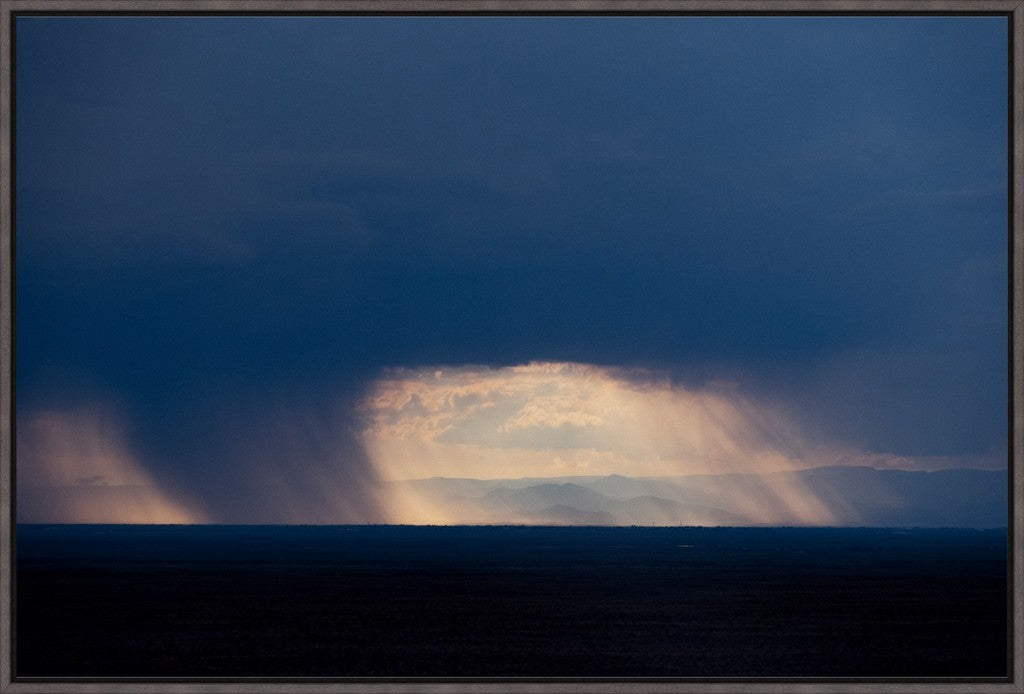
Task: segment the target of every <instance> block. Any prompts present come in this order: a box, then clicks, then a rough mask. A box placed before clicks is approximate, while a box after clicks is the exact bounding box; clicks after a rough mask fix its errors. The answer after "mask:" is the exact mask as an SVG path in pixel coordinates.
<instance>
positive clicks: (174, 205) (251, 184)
mask: <svg viewBox="0 0 1024 694" xmlns="http://www.w3.org/2000/svg"><path fill="white" fill-rule="evenodd" d="M1004 21H1005V20H1003V19H1000V18H940V17H933V18H922V17H907V18H886V19H883V18H849V17H847V18H833V19H825V18H796V17H786V18H783V17H776V18H557V19H556V18H492V19H483V18H390V19H382V18H206V19H194V18H148V19H139V18H132V19H125V18H56V17H38V18H35V17H23V18H19V19H18V24H17V31H18V34H17V48H18V56H17V57H18V60H17V66H18V73H17V147H18V171H17V176H18V179H17V203H18V208H17V210H18V218H17V242H18V258H17V263H18V265H17V273H18V274H17V278H18V279H17V281H18V296H17V301H18V304H17V341H18V342H17V350H18V399H19V402H18V405H19V410H20V411H21V410H25V411H28V410H31V409H32V408H39V407H55V406H59V405H61V404H68V403H71V404H74V403H75V402H79V401H89V400H90V399H95V398H97V397H100V396H102V398H103V399H110V400H114V401H116V402H118V403H120V404H121V405H122V406H123V407H125V408H127V409H129V410H131V411H132V412H134V413H135V421H136V425H135V426H136V436H137V438H138V439H139V446H140V447H141V448H143V449H145V451H146V454H147V458H152V459H153V460H155V461H162V462H160V463H159V464H158V465H157V467H158V470H159V471H161V472H158V474H162V475H163V476H165V477H168V478H174V477H175V475H176V474H177V473H175V472H174V470H175V469H176V466H182V467H184V468H186V469H189V470H192V473H189V474H190V475H191V474H194V475H197V476H196V477H194V478H193V477H190V476H188V475H186V477H188V485H190V486H191V485H199V484H200V483H201V478H202V475H201V474H200V473H199V472H196V470H198V469H199V468H200V467H205V463H204V464H203V465H200V464H199V463H198V462H196V461H197V460H198V458H199V457H202V458H204V459H205V458H206V457H208V455H209V454H204V455H203V456H198V453H197V451H212V450H219V451H220V452H219V453H218V454H217V455H218V456H220V457H221V458H222V459H223V460H227V461H237V464H238V465H239V466H241V467H244V463H243V462H242V461H243V460H244V459H245V458H246V457H247V456H248V455H249V454H248V453H244V452H243V449H244V448H245V446H242V445H241V444H240V443H239V444H238V445H237V446H236V445H234V444H231V445H228V443H225V442H230V441H232V440H234V439H232V437H231V436H228V435H227V434H225V431H228V430H230V431H242V430H244V429H245V426H242V425H241V424H237V423H236V424H232V425H230V426H228V425H223V426H222V427H220V428H218V427H217V426H213V425H208V426H205V427H204V426H200V425H199V424H198V423H200V422H203V421H205V420H206V419H207V418H213V419H216V417H219V416H220V413H223V412H224V411H227V410H230V409H231V408H232V406H233V404H234V403H237V402H239V401H245V402H247V403H250V404H251V403H256V404H251V407H253V408H255V409H256V410H260V412H261V413H260V414H255V413H254V414H253V415H252V416H249V417H242V418H240V420H244V422H247V423H248V425H249V426H251V427H252V428H254V429H257V430H260V429H261V425H258V424H256V423H257V422H261V421H264V420H271V419H272V420H275V421H277V419H278V418H279V414H280V407H281V405H280V404H279V403H280V402H288V403H293V404H294V403H299V402H301V403H304V404H303V405H301V406H300V405H298V404H295V407H297V408H299V409H301V407H311V408H313V409H314V410H317V411H325V410H327V411H334V410H333V409H332V408H341V409H342V410H344V409H345V408H344V405H339V404H338V403H339V402H341V403H344V402H349V401H351V399H352V398H354V397H358V393H359V392H360V389H361V384H362V383H363V382H364V381H365V379H368V378H372V377H373V376H374V375H375V374H376V373H377V371H378V369H380V368H381V367H388V366H394V365H410V366H415V365H417V364H455V365H458V364H495V365H502V364H514V363H524V362H526V361H529V360H545V359H547V360H571V361H577V362H592V363H598V364H607V365H611V366H626V367H629V366H633V365H638V366H654V367H658V368H660V369H669V370H673V371H675V372H676V374H677V375H678V377H679V378H680V379H682V380H690V381H692V380H698V381H699V380H702V379H710V378H716V377H719V376H720V375H721V374H722V373H731V374H738V375H739V376H741V377H742V379H743V381H744V383H746V384H747V386H746V387H749V388H752V389H756V390H758V391H762V392H764V393H768V394H769V395H770V396H771V397H776V398H778V399H780V400H789V401H792V402H793V403H794V406H795V407H797V408H798V409H800V408H802V409H804V410H806V411H807V412H808V413H811V414H813V415H814V417H815V418H816V419H817V420H819V424H820V426H821V427H822V428H823V430H824V433H823V436H838V437H846V438H852V439H856V440H860V441H865V442H870V444H871V445H872V446H874V447H875V448H876V449H877V450H885V451H890V452H893V453H897V454H952V453H976V452H980V451H988V450H990V449H992V448H998V447H999V446H1000V445H1003V446H1005V440H1006V430H1005V416H1004V413H1005V408H1006V395H1005V390H1006V387H1005V386H1006V362H1005V358H1006V355H1005V344H1006V319H1005V313H1004V311H1003V307H1004V306H1005V287H1006V268H1005V264H1006V250H1005V249H1006V243H1005V238H1006V236H1005V235H1006V193H1005V175H1006V147H1005V144H1006V123H1005V116H1006V94H1005V91H1006V75H1005V64H1006V52H1005V51H1006V47H1005V24H1004ZM282 393H287V396H284V395H282ZM275 401H278V404H272V403H274V402H275ZM259 403H264V404H265V406H264V405H261V404H259ZM69 406H70V405H69ZM314 419H315V417H314ZM218 421H219V420H218ZM242 438H244V436H243V437H242ZM257 438H258V437H257ZM236 443H237V442H236ZM296 445H298V444H296ZM303 445H306V444H303ZM223 446H228V447H229V448H231V450H230V451H227V450H223ZM331 446H332V448H331V450H332V453H331V456H333V457H331V460H333V461H334V462H332V463H331V464H332V465H343V464H344V462H343V461H345V460H347V459H349V458H351V459H352V460H353V461H355V462H354V463H353V465H354V469H356V470H357V471H360V472H359V473H358V474H359V475H360V476H361V475H362V474H363V473H362V472H361V471H362V470H363V464H362V463H360V462H359V460H360V457H359V456H360V452H359V451H358V446H357V445H354V444H353V445H352V446H348V447H347V448H346V447H345V446H341V447H340V448H339V447H338V445H335V444H334V443H332V444H331ZM218 447H220V448H218ZM341 449H345V451H346V452H339V451H341ZM186 454H188V455H186ZM307 454H308V455H313V454H311V453H309V451H306V452H305V453H304V454H303V455H307ZM282 455H284V454H282ZM290 455H292V457H295V455H296V454H294V453H293V454H290ZM317 455H319V454H316V455H314V456H313V457H317ZM190 456H191V457H190ZM186 459H188V460H191V461H192V462H184V461H185V460H186ZM318 459H325V458H323V456H321V457H320V458H318ZM215 467H217V469H218V470H220V472H217V473H210V475H211V477H210V479H211V480H214V479H215V483H214V486H216V487H217V488H218V489H219V488H221V487H224V488H226V487H228V486H230V485H231V484H235V483H237V481H238V480H239V479H240V478H241V473H229V472H227V471H226V470H227V469H228V467H226V466H215ZM217 475H222V476H223V478H221V477H217Z"/></svg>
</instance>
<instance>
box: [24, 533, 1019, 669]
mask: <svg viewBox="0 0 1024 694" xmlns="http://www.w3.org/2000/svg"><path fill="white" fill-rule="evenodd" d="M16 549H17V575H16V581H17V582H16V586H15V590H16V598H17V612H16V619H17V626H16V648H17V652H16V661H15V665H16V675H17V676H21V677H25V676H79V677H80V676H118V677H121V676H195V677H210V676H249V675H255V676H264V677H268V676H374V677H377V676H382V677H398V676H442V677H454V676H476V677H509V676H541V677H544V676H570V677H580V676H613V677H636V676H654V677H685V676H691V677H743V676H782V677H793V676H823V677H864V676H881V677H899V676H905V677H950V676H961V677H984V676H994V677H1001V676H1005V674H1006V668H1007V642H1006V632H1007V584H1006V532H1005V531H1002V530H1000V531H984V532H982V531H975V530H911V531H894V530H874V529H793V528H788V529H787V528H781V529H779V528H774V529H768V528H765V529H742V528H733V529H724V528H723V529H714V528H537V527H532V528H522V527H395V526H391V527H388V526H376V527H374V526H332V527H282V526H273V527H224V526H220V527H217V526H201V527H200V526H192V527H168V526H162V527H161V526H24V525H22V526H18V529H17V544H16Z"/></svg>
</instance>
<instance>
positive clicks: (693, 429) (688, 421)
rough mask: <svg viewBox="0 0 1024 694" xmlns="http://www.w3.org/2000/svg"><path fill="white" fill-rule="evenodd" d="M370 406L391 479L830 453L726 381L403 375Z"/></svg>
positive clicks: (755, 466) (467, 372)
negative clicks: (688, 383) (694, 384)
mask: <svg viewBox="0 0 1024 694" xmlns="http://www.w3.org/2000/svg"><path fill="white" fill-rule="evenodd" d="M360 407H361V409H362V411H363V413H364V415H365V417H366V421H367V427H366V430H365V432H364V439H363V440H364V444H365V446H366V448H367V451H368V452H369V454H370V456H371V458H372V459H373V460H374V462H375V463H376V465H377V466H378V469H379V470H380V472H381V474H382V476H383V477H384V478H385V479H409V478H418V477H430V476H434V475H446V476H467V477H476V478H488V477H508V476H516V477H519V476H550V475H552V474H567V473H569V472H575V473H577V474H612V473H620V474H627V473H628V474H631V475H647V476H649V475H681V474H700V473H724V472H741V471H749V472H758V473H763V472H770V471H773V470H785V469H793V468H799V467H809V466H811V465H813V464H815V463H817V462H820V459H821V457H822V452H821V451H817V450H814V449H812V448H810V447H809V446H808V445H807V444H806V443H805V442H804V440H803V437H802V435H801V433H800V430H799V427H797V426H796V425H795V424H794V423H793V422H792V421H791V420H790V419H788V418H787V417H786V416H785V414H784V413H782V412H781V411H780V410H779V408H774V407H772V406H771V405H770V404H766V403H759V402H753V401H751V400H750V399H748V398H746V397H744V396H742V395H740V394H738V393H737V392H736V391H735V389H733V388H730V387H728V386H727V385H722V384H718V385H716V386H713V387H709V388H707V389H704V390H689V389H686V388H683V387H681V386H678V385H673V384H671V383H670V382H669V381H668V380H667V379H665V378H657V377H656V376H655V375H653V374H650V373H647V372H640V371H618V370H614V369H609V368H604V367H598V366H591V365H585V364H573V363H534V364H529V365H525V366H514V367H506V368H497V369H489V368H471V367H464V368H446V369H423V370H394V371H390V372H387V373H386V374H385V375H384V377H383V378H381V379H380V380H379V381H377V382H376V383H375V384H374V386H373V388H372V389H371V392H370V393H369V394H368V396H367V397H366V398H365V399H364V400H363V402H362V403H361V406H360Z"/></svg>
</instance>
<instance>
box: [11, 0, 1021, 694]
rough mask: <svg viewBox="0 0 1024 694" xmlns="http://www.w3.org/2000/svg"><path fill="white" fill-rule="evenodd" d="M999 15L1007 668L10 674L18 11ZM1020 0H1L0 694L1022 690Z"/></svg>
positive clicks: (974, 693) (912, 693)
mask: <svg viewBox="0 0 1024 694" xmlns="http://www.w3.org/2000/svg"><path fill="white" fill-rule="evenodd" d="M39 13H76V14H104V13H118V14H140V15H146V14H166V13H174V14H189V15H202V14H219V13H231V14H246V13H261V14H264V13H265V14H300V13H301V14H348V13H362V14H379V15H388V14H410V13H430V14H455V13H461V14H538V15H543V14H572V13H580V14H631V13H648V14H716V13H722V14H734V13H735V14H778V13H796V14H799V13H813V14H818V15H836V14H851V13H853V14H876V15H893V14H906V13H912V14H960V15H973V14H999V15H1005V16H1007V17H1008V18H1009V20H1010V29H1009V41H1010V46H1009V47H1010V57H1011V63H1010V66H1009V67H1010V80H1011V81H1010V84H1009V88H1010V90H1011V100H1010V111H1011V113H1010V114H1008V116H1009V117H1010V128H1009V135H1010V142H1009V143H1008V145H1009V149H1010V154H1011V159H1010V166H1009V194H1010V205H1011V206H1010V210H1009V212H1010V235H1009V248H1010V262H1011V267H1010V274H1009V277H1010V284H1011V286H1010V287H1009V288H1008V289H1009V294H1010V296H1009V305H1008V308H1009V310H1010V344H1009V348H1010V350H1011V355H1010V357H1011V361H1010V365H1011V376H1012V378H1011V383H1010V387H1011V393H1010V395H1011V403H1012V404H1011V412H1012V421H1011V433H1010V455H1011V460H1010V465H1009V480H1010V492H1011V505H1010V508H1011V514H1010V523H1009V537H1010V539H1011V549H1012V557H1011V562H1010V566H1011V571H1010V573H1011V576H1010V578H1011V581H1012V586H1013V593H1012V596H1013V605H1012V610H1011V612H1010V616H1011V618H1012V619H1011V629H1010V631H1011V634H1010V636H1011V643H1012V668H1013V669H1012V672H1011V676H1010V677H1009V678H1008V679H1004V678H999V679H993V680H991V681H987V680H960V681H958V680H955V679H938V678H936V679H928V680H923V679H922V680H873V679H849V680H828V679H821V680H818V679H803V680H801V679H792V680H777V679H776V680H733V681H730V680H713V679H707V680H694V679H678V680H668V679H657V680H654V679H648V680H645V679H624V680H620V681H614V680H608V679H600V680H598V679H593V680H588V679H580V680H572V679H550V680H538V679H532V678H531V679H525V678H524V679H497V678H496V679H493V680H487V679H485V678H481V679H474V680H459V679H451V680H433V679H432V680H425V679H419V680H416V679H401V678H395V679H373V680H367V679H351V680H345V679H322V680H316V679H312V678H310V679H302V680H295V679H292V680H287V679H280V680H268V679H257V678H218V679H216V680H201V679H195V680H181V679H177V680H175V679H144V680H143V679H131V680H129V679H121V680H117V679H105V680H98V679H95V680H89V679H53V680H45V681H44V680H38V679H35V680H34V679H25V678H22V679H18V680H17V681H15V680H14V678H13V674H14V673H13V671H12V647H13V641H12V637H13V635H14V619H15V615H14V611H13V602H12V600H13V595H12V578H13V572H14V551H15V548H14V483H15V470H14V458H13V456H14V438H13V436H14V363H13V360H14V358H15V355H14V353H13V347H14V325H13V320H14V291H15V283H14V262H13V252H14V244H15V238H14V230H13V216H14V202H15V199H14V191H13V178H12V177H13V173H14V165H15V161H14V149H13V145H14V140H13V133H12V116H13V113H12V95H13V77H14V67H15V66H14V64H13V62H14V53H13V49H14V44H13V41H14V36H13V30H14V21H15V17H16V16H17V15H19V14H39ZM1022 355H1024V0H0V693H3V694H16V693H26V694H27V693H43V692H69V693H75V692H82V693H85V692H97V693H100V692H103V693H109V694H119V693H127V692H144V693H150V692H152V693H157V692H167V693H169V694H170V693H174V694H198V693H200V692H203V693H210V694H214V693H221V694H234V693H239V694H240V693H242V692H260V693H263V692H266V693H268V694H269V693H270V692H281V693H283V694H299V693H307V692H308V693H309V694H320V693H323V692H361V693H366V694H375V693H379V694H385V693H388V694H390V693H396V694H397V693H400V692H434V693H437V694H443V693H448V692H470V693H475V694H489V693H495V694H498V693H511V692H517V693H522V694H528V693H540V692H551V693H559V694H561V693H565V694H577V693H582V692H593V693H603V692H608V693H609V694H610V693H612V692H625V693H629V694H640V693H649V694H661V693H669V692H707V693H709V694H725V693H726V692H729V693H733V692H738V693H747V692H749V693H754V692H765V693H769V692H792V693H793V694H809V693H811V692H821V693H822V694H847V693H850V694H852V693H854V692H864V693H873V692H877V693H879V694H881V693H887V694H888V693H894V692H905V693H907V694H917V693H921V694H924V693H926V692H941V693H949V694H954V693H955V694H961V693H963V694H967V693H971V694H984V693H988V692H1007V693H1009V692H1024V591H1022V586H1024V544H1022V538H1024V504H1022V502H1021V500H1022V498H1024V466H1022V465H1021V462H1022V459H1024V458H1022V455H1021V450H1022V448H1024V358H1022Z"/></svg>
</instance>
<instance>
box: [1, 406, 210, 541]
mask: <svg viewBox="0 0 1024 694" xmlns="http://www.w3.org/2000/svg"><path fill="white" fill-rule="evenodd" d="M17 446H18V458H17V473H16V474H17V504H18V521H19V522H27V523H203V522H206V521H207V520H208V516H207V514H206V513H205V512H204V511H203V510H202V509H200V508H198V507H197V506H196V505H195V504H193V503H189V502H186V501H184V500H182V499H180V498H177V497H176V496H175V495H174V494H172V493H170V492H168V491H167V490H165V489H163V488H162V487H161V485H160V484H159V483H158V482H157V481H156V480H155V479H154V478H153V477H152V476H151V475H150V474H149V473H148V472H147V471H146V469H145V467H144V466H143V465H141V464H140V463H139V461H138V460H137V459H136V458H135V456H134V455H133V453H132V452H131V450H130V447H129V445H128V442H127V440H126V436H125V432H124V425H123V422H122V420H121V418H120V417H118V416H117V415H115V414H114V413H112V412H110V411H108V410H104V409H102V408H99V407H87V408H82V409H77V410H69V411H56V410H49V411H42V412H36V413H34V414H31V415H29V416H28V417H27V418H26V419H25V420H24V421H20V422H19V424H18V441H17Z"/></svg>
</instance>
